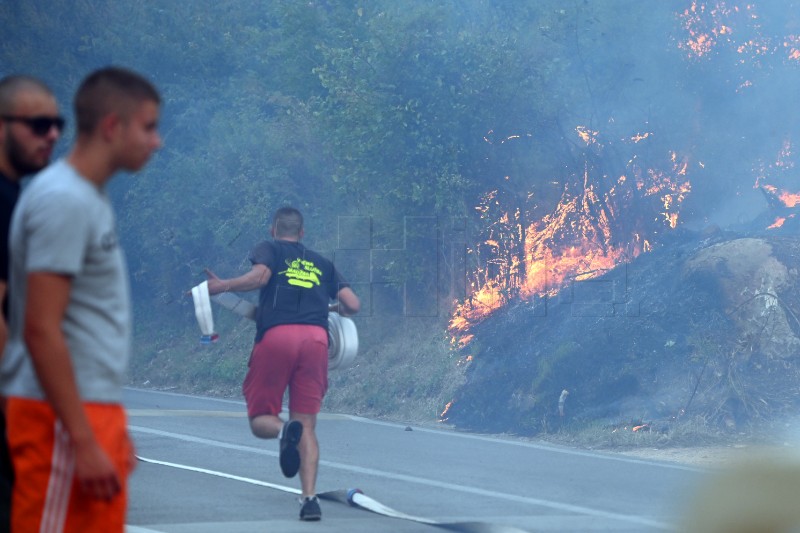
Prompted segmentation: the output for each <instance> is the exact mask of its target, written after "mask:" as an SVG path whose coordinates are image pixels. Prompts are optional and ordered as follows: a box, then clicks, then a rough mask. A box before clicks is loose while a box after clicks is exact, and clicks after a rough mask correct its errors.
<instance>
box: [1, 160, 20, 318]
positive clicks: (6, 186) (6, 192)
mask: <svg viewBox="0 0 800 533" xmlns="http://www.w3.org/2000/svg"><path fill="white" fill-rule="evenodd" d="M19 191H20V186H19V183H18V182H16V181H11V180H10V179H8V178H7V177H6V176H4V175H3V174H0V281H4V282H6V284H8V267H9V261H10V259H9V255H8V233H9V230H10V229H11V214H12V212H13V211H14V206H15V205H16V203H17V199H18V198H19ZM3 316H5V317H6V318H8V301H7V299H5V300H3Z"/></svg>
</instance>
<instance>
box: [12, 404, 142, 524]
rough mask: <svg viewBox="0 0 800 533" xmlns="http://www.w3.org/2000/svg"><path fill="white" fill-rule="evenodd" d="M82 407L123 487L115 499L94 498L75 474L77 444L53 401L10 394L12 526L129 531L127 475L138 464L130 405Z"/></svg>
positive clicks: (86, 405)
mask: <svg viewBox="0 0 800 533" xmlns="http://www.w3.org/2000/svg"><path fill="white" fill-rule="evenodd" d="M83 407H84V409H85V411H86V416H87V417H88V418H89V424H90V425H91V427H92V430H93V431H94V434H95V437H96V438H97V441H98V443H99V444H100V447H101V448H103V450H104V451H105V452H106V454H108V457H109V459H111V462H112V463H113V464H114V466H115V467H116V469H117V473H118V475H119V480H120V483H121V491H120V492H119V493H118V494H117V495H116V496H114V498H112V499H111V500H110V501H104V500H97V499H94V498H91V497H89V496H88V495H87V494H86V493H85V492H84V491H83V489H82V488H81V487H80V486H79V484H78V481H77V479H76V478H75V476H74V473H73V472H74V465H75V454H74V452H73V450H72V444H71V443H70V439H69V436H68V435H67V432H66V430H65V429H64V428H63V426H62V425H61V422H60V421H58V420H57V419H56V417H55V415H54V413H53V409H52V408H51V407H50V404H49V403H47V402H45V401H41V400H30V399H26V398H14V397H12V398H9V399H8V407H7V417H8V447H9V451H10V453H11V460H12V462H13V465H14V471H15V474H16V476H15V477H16V478H15V480H14V489H13V490H14V492H13V500H12V502H11V513H12V518H11V520H12V522H11V529H12V530H13V531H19V532H26V531H48V532H50V531H54V532H55V531H58V532H60V531H64V532H74V533H111V532H116V533H122V532H123V531H124V529H125V508H126V502H127V498H128V496H127V478H128V474H129V473H130V471H131V470H132V466H133V465H132V463H131V460H132V457H133V447H132V444H131V441H130V439H129V438H128V431H127V427H126V418H125V410H124V409H123V407H122V406H121V405H116V404H98V403H89V404H84V406H83Z"/></svg>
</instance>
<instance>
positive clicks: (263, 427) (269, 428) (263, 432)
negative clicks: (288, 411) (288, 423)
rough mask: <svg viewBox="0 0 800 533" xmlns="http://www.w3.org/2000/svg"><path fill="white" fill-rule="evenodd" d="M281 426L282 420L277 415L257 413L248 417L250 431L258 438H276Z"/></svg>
mask: <svg viewBox="0 0 800 533" xmlns="http://www.w3.org/2000/svg"><path fill="white" fill-rule="evenodd" d="M282 427H283V420H281V419H280V417H278V416H277V415H258V416H254V417H252V418H251V419H250V431H252V432H253V435H255V436H256V437H258V438H259V439H274V438H276V437H277V436H278V435H279V434H280V432H281V428H282Z"/></svg>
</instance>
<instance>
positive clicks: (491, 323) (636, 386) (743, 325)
mask: <svg viewBox="0 0 800 533" xmlns="http://www.w3.org/2000/svg"><path fill="white" fill-rule="evenodd" d="M761 227H766V226H761ZM795 235H798V232H797V228H796V227H792V226H786V227H784V228H780V229H779V230H770V231H759V232H751V233H743V232H739V233H734V232H724V231H720V230H715V231H708V232H705V233H693V232H689V231H686V230H681V231H677V232H675V233H673V234H672V235H671V237H670V239H669V241H668V242H664V243H663V245H662V246H661V247H660V248H659V249H657V250H654V251H652V252H650V253H646V254H642V255H641V256H639V257H638V258H637V259H636V260H634V261H632V262H631V263H629V264H626V265H621V266H619V267H617V268H615V269H614V270H613V271H610V272H608V273H607V274H606V275H604V276H602V277H599V278H595V279H592V280H589V281H580V282H574V283H572V285H571V286H569V287H567V288H566V289H564V290H562V291H561V292H560V293H559V294H558V295H556V296H555V297H553V298H549V299H547V300H542V301H537V302H516V303H515V304H512V305H509V306H507V307H505V308H503V309H501V310H499V311H497V312H495V313H494V314H493V315H491V316H489V317H488V318H486V319H485V320H484V321H483V322H482V323H480V324H479V325H477V326H475V327H473V329H472V331H471V332H472V333H474V335H475V337H474V339H473V340H472V342H471V343H470V344H469V345H468V346H466V347H465V348H464V354H463V355H465V356H466V355H471V356H472V359H471V362H470V363H469V364H470V367H469V368H468V371H467V380H466V383H465V384H464V385H463V386H462V387H461V389H460V390H459V391H458V393H457V395H456V398H455V401H454V402H453V405H452V406H451V407H450V409H449V411H448V413H447V416H448V420H447V421H448V422H449V423H451V424H453V425H455V426H456V427H460V428H463V429H469V430H474V431H483V432H506V433H512V434H517V435H543V434H553V433H560V432H565V431H566V432H576V431H581V430H585V429H587V428H592V427H595V428H597V427H600V428H617V427H626V428H630V427H635V426H637V425H638V426H642V429H645V430H647V431H650V432H658V433H661V434H665V435H666V434H669V433H670V432H674V431H676V430H677V427H678V426H679V425H680V424H682V423H684V422H685V423H691V424H695V425H701V426H703V427H705V428H708V429H709V430H710V431H715V432H720V433H722V434H724V433H735V434H739V435H741V434H743V433H746V432H747V431H749V430H752V429H753V428H756V427H760V426H762V425H764V424H767V425H769V424H771V423H774V422H775V421H778V420H781V419H782V418H783V417H787V416H793V415H794V414H795V413H796V412H797V410H798V404H800V392H798V387H797V384H798V382H800V379H799V378H800V357H798V356H800V321H799V320H798V317H800V290H798V289H800V287H798V275H797V274H798V265H799V264H800V263H798V259H800V238H797V237H795ZM563 391H568V394H567V395H562V393H563ZM560 397H565V401H564V402H563V403H562V407H563V415H562V414H561V413H560V412H559V398H560Z"/></svg>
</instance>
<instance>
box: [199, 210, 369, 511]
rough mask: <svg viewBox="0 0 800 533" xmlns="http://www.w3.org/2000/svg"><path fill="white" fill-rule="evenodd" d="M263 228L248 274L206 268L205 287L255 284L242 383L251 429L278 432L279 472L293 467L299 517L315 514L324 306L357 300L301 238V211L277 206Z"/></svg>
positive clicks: (353, 309)
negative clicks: (226, 274)
mask: <svg viewBox="0 0 800 533" xmlns="http://www.w3.org/2000/svg"><path fill="white" fill-rule="evenodd" d="M270 232H271V235H272V237H273V239H274V240H272V241H263V242H261V243H259V244H257V245H256V246H255V247H254V248H253V250H252V252H251V253H250V262H251V263H252V268H251V269H250V271H249V272H248V273H246V274H244V275H242V276H239V277H236V278H232V279H220V278H218V277H217V276H216V275H214V273H213V272H211V271H206V273H207V275H208V292H209V294H212V295H213V294H219V293H221V292H227V291H236V292H242V291H252V290H256V289H259V290H260V293H259V299H258V301H259V305H258V311H257V314H256V339H255V346H254V347H253V352H252V354H251V355H250V363H249V369H248V372H247V376H246V377H245V380H244V384H243V385H242V390H243V392H244V397H245V400H246V402H247V414H248V416H249V418H250V429H251V431H252V432H253V435H255V436H256V437H259V438H262V439H274V438H276V437H280V466H281V471H282V472H283V474H284V475H285V476H286V477H294V476H295V474H297V472H298V469H299V471H300V485H301V488H302V497H301V500H300V504H301V508H300V519H301V520H320V519H321V518H322V511H321V510H320V507H319V501H318V500H317V495H316V494H317V493H316V481H317V470H318V467H319V443H318V442H317V437H316V433H315V428H316V424H317V414H318V413H319V411H320V408H321V407H322V398H323V397H324V396H325V392H326V391H327V389H328V312H329V310H332V311H338V312H339V313H340V314H342V315H352V314H355V313H357V312H358V311H359V308H360V306H361V304H360V302H359V299H358V297H357V296H356V295H355V293H354V292H353V290H352V289H351V288H350V286H349V284H348V283H347V282H346V281H345V280H344V278H342V276H341V275H340V274H339V272H338V271H337V270H336V268H335V267H334V266H333V263H331V262H330V261H328V260H327V259H325V258H324V257H322V256H321V255H319V254H318V253H316V252H314V251H312V250H310V249H308V248H306V247H305V246H303V245H302V244H301V243H300V240H301V239H302V238H303V234H304V230H303V215H302V214H301V213H300V211H298V210H297V209H295V208H293V207H282V208H280V209H278V211H277V212H276V213H275V217H274V219H273V222H272V228H271V231H270ZM333 300H338V302H336V303H333V304H331V301H333ZM287 387H288V388H289V420H288V421H287V422H284V421H283V420H282V419H281V418H280V417H279V415H280V413H281V409H282V407H281V404H282V401H283V394H284V392H285V391H286V389H287Z"/></svg>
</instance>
